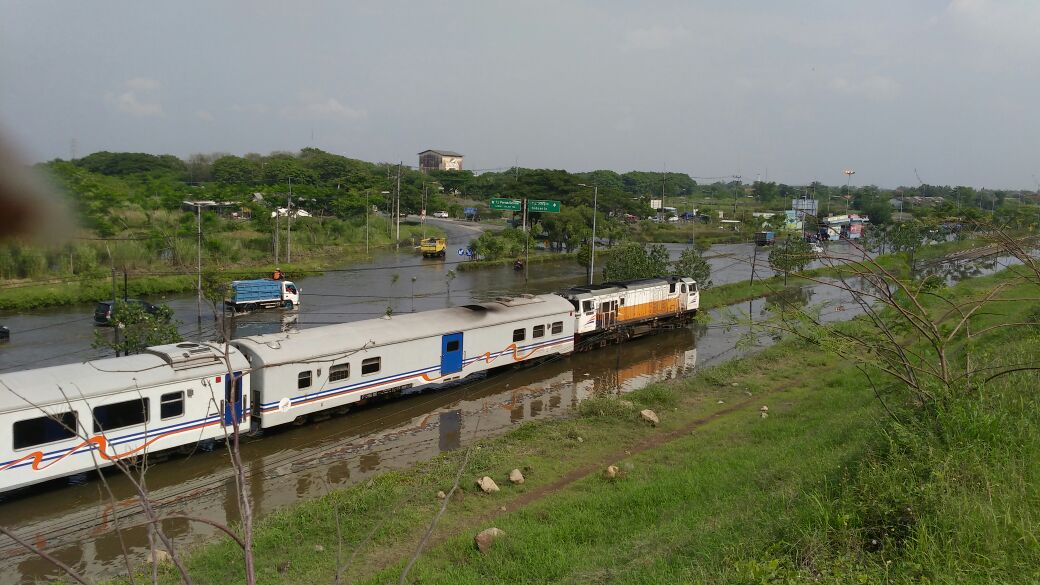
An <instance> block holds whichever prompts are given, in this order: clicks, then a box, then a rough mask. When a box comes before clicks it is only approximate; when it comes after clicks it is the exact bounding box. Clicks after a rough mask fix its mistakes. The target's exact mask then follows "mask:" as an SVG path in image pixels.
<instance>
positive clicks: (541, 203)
mask: <svg viewBox="0 0 1040 585" xmlns="http://www.w3.org/2000/svg"><path fill="white" fill-rule="evenodd" d="M527 211H530V212H531V213H559V212H560V202H559V201H553V200H552V199H530V200H528V201H527Z"/></svg>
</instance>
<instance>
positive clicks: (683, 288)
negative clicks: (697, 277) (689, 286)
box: [682, 284, 686, 292]
mask: <svg viewBox="0 0 1040 585" xmlns="http://www.w3.org/2000/svg"><path fill="white" fill-rule="evenodd" d="M682 291H683V292H686V285H685V284H684V285H682Z"/></svg>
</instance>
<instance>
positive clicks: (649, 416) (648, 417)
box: [639, 408, 661, 427]
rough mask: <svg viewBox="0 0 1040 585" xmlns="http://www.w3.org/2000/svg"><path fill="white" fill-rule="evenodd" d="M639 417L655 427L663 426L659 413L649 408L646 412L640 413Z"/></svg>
mask: <svg viewBox="0 0 1040 585" xmlns="http://www.w3.org/2000/svg"><path fill="white" fill-rule="evenodd" d="M639 416H641V417H642V418H643V420H645V421H646V422H648V423H650V424H652V425H654V426H655V427H656V426H657V425H659V424H661V419H659V418H657V413H655V412H654V411H652V410H650V409H649V408H647V409H646V410H641V411H639Z"/></svg>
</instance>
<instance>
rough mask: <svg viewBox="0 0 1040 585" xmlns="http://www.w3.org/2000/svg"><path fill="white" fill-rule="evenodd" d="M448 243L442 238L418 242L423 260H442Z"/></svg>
mask: <svg viewBox="0 0 1040 585" xmlns="http://www.w3.org/2000/svg"><path fill="white" fill-rule="evenodd" d="M447 247H448V242H447V240H445V239H444V238H425V239H424V240H422V241H421V242H419V251H420V252H422V255H423V258H443V257H444V251H445V249H447Z"/></svg>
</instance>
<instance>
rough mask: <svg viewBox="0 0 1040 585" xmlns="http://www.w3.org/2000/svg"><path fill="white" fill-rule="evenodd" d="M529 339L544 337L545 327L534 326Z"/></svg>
mask: <svg viewBox="0 0 1040 585" xmlns="http://www.w3.org/2000/svg"><path fill="white" fill-rule="evenodd" d="M531 337H545V325H535V326H534V329H532V330H531Z"/></svg>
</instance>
